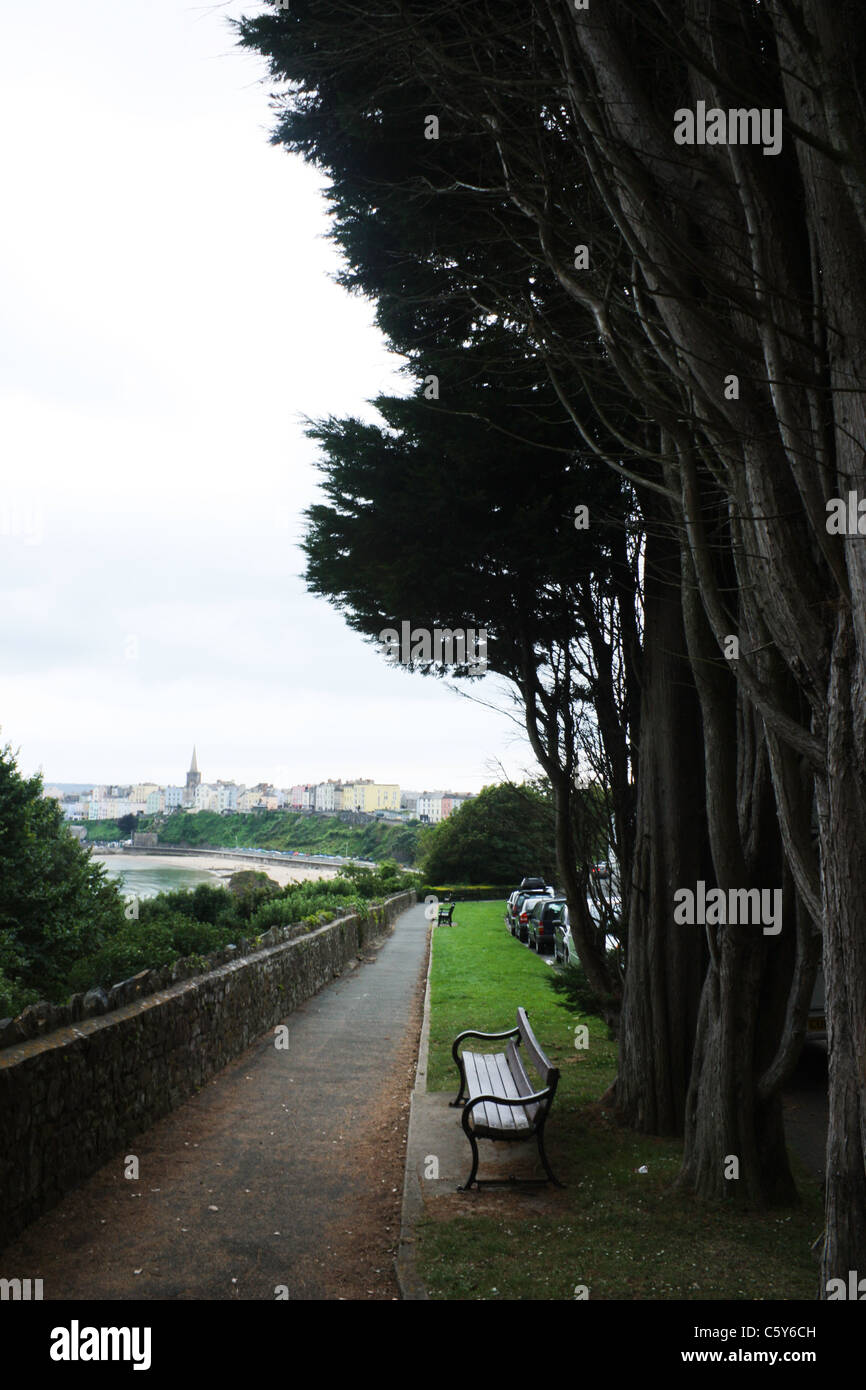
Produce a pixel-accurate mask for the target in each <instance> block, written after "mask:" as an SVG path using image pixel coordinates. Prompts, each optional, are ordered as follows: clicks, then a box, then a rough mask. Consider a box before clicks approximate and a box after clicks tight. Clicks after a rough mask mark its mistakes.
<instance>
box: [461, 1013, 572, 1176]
mask: <svg viewBox="0 0 866 1390" xmlns="http://www.w3.org/2000/svg"><path fill="white" fill-rule="evenodd" d="M466 1038H481V1039H483V1040H484V1041H485V1042H499V1041H503V1040H504V1039H506V1038H508V1039H510V1041H509V1045H508V1048H507V1049H506V1051H505V1052H500V1053H493V1054H491V1053H471V1052H467V1053H461V1052H460V1051H459V1048H460V1044H461V1043H462V1042H463V1041H464V1039H466ZM521 1044H522V1045H523V1048H524V1051H525V1053H526V1054H527V1055H528V1056H529V1058H530V1059H531V1061H532V1063H533V1065H534V1067H535V1069H536V1070H537V1071H538V1073H539V1075H540V1076H541V1079H542V1081H543V1083H544V1086H543V1089H542V1090H540V1091H539V1090H534V1089H533V1087H532V1083H531V1082H530V1080H529V1077H528V1076H527V1074H526V1068H525V1067H524V1065H523V1062H522V1061H521V1058H520V1055H519V1054H518V1052H517V1048H518V1047H520V1046H521ZM451 1055H452V1057H453V1058H454V1062H455V1064H456V1066H457V1070H458V1071H459V1073H460V1090H459V1091H458V1092H457V1097H456V1099H455V1100H452V1101H450V1102H449V1104H450V1105H452V1106H458V1105H462V1106H463V1114H462V1116H461V1123H462V1125H463V1131H464V1133H465V1135H466V1137H467V1139H468V1140H469V1143H470V1145H471V1147H472V1171H471V1173H470V1174H469V1177H468V1179H467V1180H466V1182H465V1183H464V1184H463V1185H462V1187H458V1189H457V1191H458V1192H468V1191H469V1190H470V1189H471V1187H472V1185H473V1183H474V1184H475V1185H476V1187H479V1188H480V1187H482V1186H483V1187H511V1186H514V1185H518V1184H520V1185H525V1186H535V1187H537V1186H544V1185H545V1184H546V1183H548V1182H552V1183H553V1184H554V1185H555V1186H556V1187H562V1186H563V1185H564V1184H563V1183H561V1182H560V1181H559V1180H558V1178H556V1177H555V1176H554V1174H553V1171H552V1169H551V1167H550V1164H549V1163H548V1161H547V1154H546V1153H545V1152H544V1126H545V1123H546V1121H547V1117H548V1115H549V1113H550V1107H551V1105H552V1104H553V1097H554V1096H555V1094H556V1087H557V1085H558V1083H559V1069H558V1068H557V1067H552V1066H551V1065H550V1063H549V1062H548V1060H547V1058H546V1057H545V1055H544V1053H543V1052H542V1050H541V1048H540V1047H539V1045H538V1040H537V1039H536V1037H535V1034H534V1033H533V1031H532V1029H531V1028H530V1026H529V1019H528V1018H527V1016H526V1010H525V1009H518V1010H517V1027H516V1028H509V1029H508V1030H507V1032H504V1033H479V1032H477V1031H476V1030H475V1029H472V1028H470V1029H467V1030H466V1031H465V1032H463V1033H460V1034H459V1036H458V1037H456V1038H455V1039H454V1042H453V1044H452V1047H451ZM464 1057H467V1058H468V1057H472V1058H473V1059H476V1058H483V1059H484V1062H485V1064H486V1067H485V1070H488V1079H489V1067H490V1064H491V1063H492V1064H495V1067H496V1069H497V1070H498V1071H499V1073H500V1078H502V1076H503V1072H504V1071H505V1073H506V1074H507V1076H508V1077H509V1078H510V1087H509V1088H513V1090H514V1091H515V1092H516V1094H513V1095H499V1094H494V1093H492V1092H490V1091H482V1090H477V1089H476V1091H475V1093H474V1094H473V1093H472V1082H471V1081H469V1080H467V1075H466V1065H465V1062H464ZM472 1073H473V1077H472V1080H474V1081H475V1082H476V1084H477V1085H480V1083H479V1082H478V1080H477V1078H478V1066H477V1063H475V1061H474V1060H473V1066H472ZM497 1089H498V1090H504V1089H505V1085H504V1084H503V1085H502V1086H500V1087H498V1088H497ZM464 1092H465V1093H466V1096H465V1099H464ZM488 1104H492V1105H496V1106H504V1107H506V1109H512V1110H514V1111H515V1114H514V1123H513V1124H511V1125H508V1126H505V1125H503V1124H502V1122H501V1121H502V1117H501V1116H499V1117H498V1122H496V1121H495V1120H494V1121H493V1122H492V1123H491V1120H492V1118H493V1117H492V1115H491V1112H490V1111H488V1110H487V1108H486V1107H487V1105H488ZM478 1106H484V1107H485V1109H484V1110H483V1111H482V1112H481V1114H482V1116H483V1118H482V1119H481V1122H480V1123H475V1122H474V1119H473V1112H474V1111H475V1109H476V1108H477V1107H478ZM532 1135H535V1137H536V1140H537V1143H538V1156H539V1158H540V1159H541V1162H542V1164H543V1166H544V1171H545V1172H546V1173H547V1177H546V1178H515V1177H509V1178H505V1179H501V1178H489V1179H484V1180H483V1181H482V1180H481V1179H479V1178H478V1177H476V1174H477V1172H478V1139H492V1140H493V1141H494V1142H496V1141H497V1140H499V1139H503V1140H505V1141H506V1142H512V1143H513V1142H519V1141H522V1140H526V1139H529V1138H531V1136H532Z"/></svg>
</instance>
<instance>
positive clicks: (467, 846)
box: [424, 782, 556, 886]
mask: <svg viewBox="0 0 866 1390" xmlns="http://www.w3.org/2000/svg"><path fill="white" fill-rule="evenodd" d="M424 849H425V857H424V875H425V878H427V880H428V881H429V882H431V883H437V882H445V881H448V880H454V881H455V882H461V881H462V882H464V883H492V882H495V883H511V884H512V886H514V885H515V884H517V883H519V882H520V880H521V879H522V878H523V877H524V875H525V874H540V875H542V876H543V877H545V878H546V879H547V880H548V882H551V881H552V879H553V877H554V876H555V874H556V849H555V841H554V827H553V803H552V802H551V800H550V798H549V797H545V796H544V795H542V793H540V792H539V791H537V790H536V789H535V788H534V787H532V786H530V785H527V784H525V785H524V786H521V787H518V786H514V785H512V784H511V783H510V782H506V783H503V784H502V785H500V786H493V787H485V788H484V789H483V791H482V792H481V793H480V794H479V795H478V796H476V797H473V799H472V800H471V801H466V802H464V804H463V805H462V806H460V807H458V809H457V810H456V811H454V812H453V813H452V814H451V815H450V816H449V817H448V819H447V820H444V821H441V822H440V824H439V825H436V826H434V827H433V828H432V829H431V831H430V833H429V835H428V836H427V837H425V841H424Z"/></svg>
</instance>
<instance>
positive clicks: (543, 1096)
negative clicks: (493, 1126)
mask: <svg viewBox="0 0 866 1390" xmlns="http://www.w3.org/2000/svg"><path fill="white" fill-rule="evenodd" d="M550 1095H551V1089H550V1087H549V1086H548V1087H547V1088H546V1089H545V1090H544V1091H533V1092H532V1094H531V1095H529V1096H473V1097H472V1099H471V1100H467V1102H466V1104H465V1105H464V1107H463V1113H464V1115H465V1114H466V1113H467V1112H468V1111H469V1110H471V1109H472V1108H473V1106H475V1105H480V1104H481V1102H482V1101H483V1100H491V1101H492V1102H493V1104H494V1105H535V1104H537V1102H538V1101H542V1100H548V1099H549V1098H550Z"/></svg>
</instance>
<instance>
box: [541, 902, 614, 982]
mask: <svg viewBox="0 0 866 1390" xmlns="http://www.w3.org/2000/svg"><path fill="white" fill-rule="evenodd" d="M586 905H587V908H588V909H589V915H590V917H591V918H592V920H593V921H594V922H595V923H596V925H599V924H600V914H599V909H598V906H597V904H596V903H594V902H593V901H592V898H587V900H586ZM604 944H605V949H606V950H608V951H618V950H621V942H620V941H619V939H618V938H617V937H615V936H612V935H611V934H610V933H608V935H607V936H606V937H605V939H604ZM553 959H554V960H555V961H556V962H557V964H561V965H579V964H580V957H579V956H578V954H577V948H576V947H575V944H574V939H573V937H572V935H571V922H570V920H569V916H568V903H566V905H565V907H564V908H563V911H562V913H561V915H560V916H559V918H558V919H557V920H556V921H555V922H554V929H553Z"/></svg>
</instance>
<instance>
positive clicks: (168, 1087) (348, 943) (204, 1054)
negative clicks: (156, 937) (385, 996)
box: [0, 892, 415, 1249]
mask: <svg viewBox="0 0 866 1390" xmlns="http://www.w3.org/2000/svg"><path fill="white" fill-rule="evenodd" d="M414 901H415V894H414V892H410V893H400V894H398V895H397V896H396V897H393V898H389V899H388V901H387V902H386V903H385V904H384V906H381V907H378V908H374V909H373V910H372V911H371V912H370V913H369V914H368V915H367V916H365V917H358V916H357V915H353V916H350V917H342V918H339V919H338V920H337V921H335V922H330V923H329V924H328V925H326V926H323V927H319V928H318V929H317V930H314V931H311V932H305V933H304V934H303V935H294V939H287V940H285V939H284V940H279V941H277V943H276V944H269V943H268V939H267V937H265V938H263V949H260V950H257V951H255V952H254V953H253V954H250V955H244V956H240V957H238V958H237V959H232V960H229V961H226V962H225V963H224V964H221V965H219V966H218V967H217V968H216V969H213V970H211V971H209V972H208V973H207V974H205V975H198V976H197V977H195V978H193V979H188V980H182V981H178V982H176V983H174V984H171V985H170V986H169V987H167V988H165V989H162V990H158V991H157V992H156V993H151V994H148V995H147V996H146V997H143V998H138V999H135V1000H134V1002H129V1003H118V1005H117V1006H116V1007H115V1008H113V1010H112V1011H111V1012H110V1013H108V1014H102V1015H101V1016H96V1017H86V1018H84V1017H83V1018H81V1019H80V1020H79V1021H78V1022H76V1023H74V1024H69V1025H67V1026H65V1027H62V1028H57V1029H55V1030H54V1031H52V1032H49V1033H46V1034H44V1035H42V1036H39V1037H32V1038H30V1039H28V1040H27V1041H24V1042H19V1043H14V1044H12V1045H11V1046H7V1047H5V1048H3V1050H2V1051H0V1249H2V1247H3V1246H4V1245H7V1244H8V1243H9V1241H11V1240H12V1239H14V1237H15V1236H16V1235H18V1233H19V1232H20V1231H22V1230H23V1229H24V1227H25V1226H26V1225H28V1224H29V1223H30V1222H31V1221H34V1220H35V1219H36V1217H38V1216H40V1215H41V1214H42V1213H43V1212H44V1211H47V1210H48V1209H49V1208H50V1207H52V1206H53V1205H54V1203H55V1202H57V1201H58V1200H59V1199H60V1197H61V1196H62V1195H63V1193H64V1192H67V1191H68V1190H69V1189H70V1188H72V1187H75V1186H76V1185H77V1184H78V1183H80V1182H82V1181H83V1180H84V1179H85V1178H87V1177H89V1176H90V1175H91V1174H92V1173H94V1172H96V1170H97V1169H98V1168H100V1167H101V1166H102V1165H103V1164H104V1163H105V1162H106V1161H107V1160H108V1159H109V1158H111V1157H112V1156H113V1155H115V1154H123V1153H124V1152H125V1151H126V1149H127V1146H128V1145H130V1144H131V1142H132V1140H133V1139H134V1137H135V1135H136V1134H139V1133H140V1132H141V1131H142V1130H144V1129H146V1128H147V1127H148V1126H149V1125H152V1124H153V1123H154V1122H155V1121H156V1120H158V1119H160V1118H161V1117H162V1116H163V1115H166V1114H167V1113H168V1112H169V1111H170V1110H172V1109H174V1107H175V1106H177V1105H180V1104H181V1102H182V1101H184V1100H186V1099H187V1097H189V1096H190V1095H192V1094H193V1092H194V1091H195V1090H196V1089H198V1088H199V1087H200V1086H202V1085H203V1084H204V1082H205V1081H207V1080H208V1079H209V1078H210V1077H212V1076H213V1075H214V1073H215V1072H218V1071H219V1070H220V1069H221V1068H222V1067H224V1066H226V1064H227V1063H228V1062H230V1061H231V1060H232V1059H233V1058H234V1057H237V1056H238V1054H239V1053H241V1052H243V1051H244V1049H245V1048H247V1047H249V1046H250V1044H251V1043H253V1042H254V1041H255V1039H256V1038H258V1037H260V1036H261V1035H262V1033H265V1032H267V1031H268V1029H270V1028H272V1027H273V1026H274V1025H275V1024H276V1023H279V1022H281V1021H282V1020H284V1019H285V1018H286V1017H287V1015H288V1014H290V1013H291V1011H292V1010H293V1009H295V1008H297V1006H298V1005H299V1004H301V1003H302V1002H303V1001H304V1000H305V999H309V997H310V996H311V995H313V994H315V993H316V991H317V990H319V989H321V988H322V986H323V985H325V984H327V983H328V981H329V980H331V979H333V978H334V977H335V976H336V975H339V974H340V973H341V972H342V970H343V969H344V967H345V966H346V965H347V964H348V962H349V961H350V960H352V959H353V958H354V957H355V956H357V955H358V953H359V952H360V950H361V949H362V947H363V946H364V944H365V942H367V941H369V940H370V938H371V937H372V936H373V935H374V934H375V933H376V932H378V931H381V930H382V929H383V928H384V927H385V926H389V925H390V924H391V923H392V922H393V921H394V919H395V918H396V917H397V915H398V914H399V913H400V912H403V911H405V910H406V908H408V907H410V906H411V905H412V904H413V903H414ZM284 932H285V929H282V930H281V931H280V930H279V929H278V931H276V932H275V933H274V935H278V934H279V935H283V934H284ZM287 934H288V935H289V937H290V938H291V937H292V935H293V929H289V931H288V933H287ZM272 940H273V938H272ZM130 983H132V982H130Z"/></svg>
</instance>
